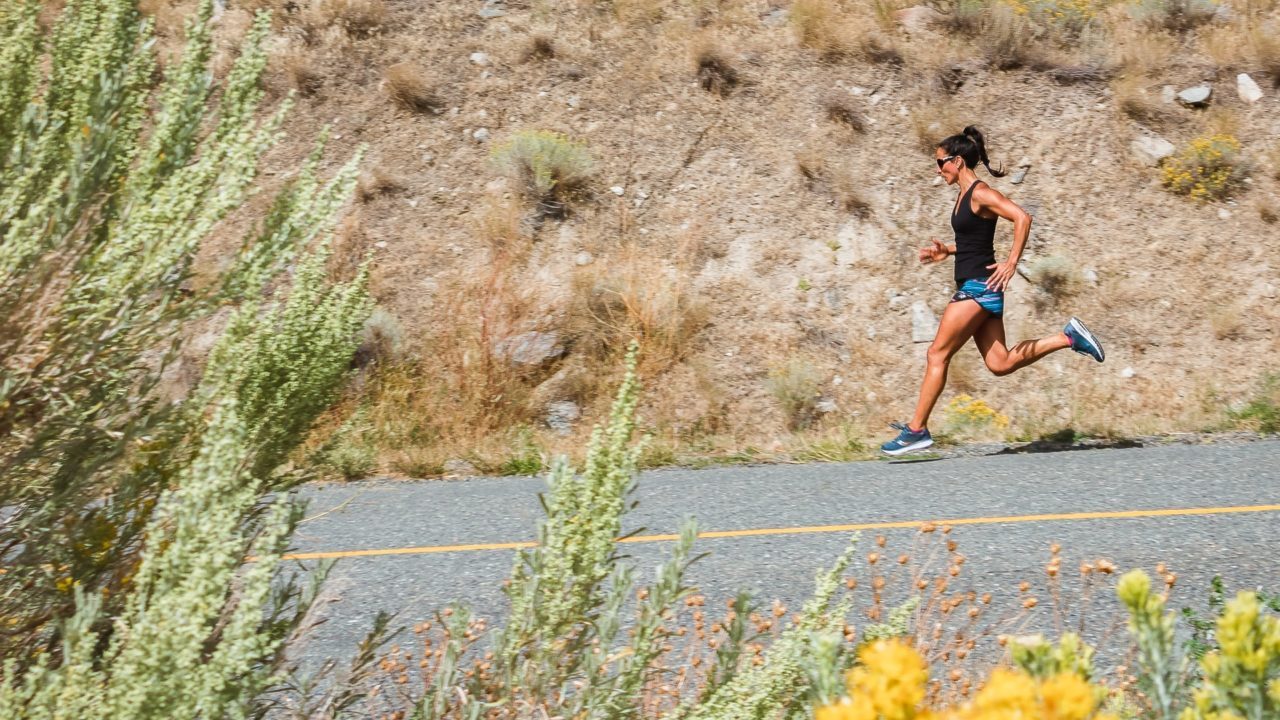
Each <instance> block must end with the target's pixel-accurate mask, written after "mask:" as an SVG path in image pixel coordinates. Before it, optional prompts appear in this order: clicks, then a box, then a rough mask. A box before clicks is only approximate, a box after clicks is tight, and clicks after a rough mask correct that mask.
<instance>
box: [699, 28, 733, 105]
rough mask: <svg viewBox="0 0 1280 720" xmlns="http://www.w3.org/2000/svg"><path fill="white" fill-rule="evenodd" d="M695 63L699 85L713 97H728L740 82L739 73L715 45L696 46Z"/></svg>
mask: <svg viewBox="0 0 1280 720" xmlns="http://www.w3.org/2000/svg"><path fill="white" fill-rule="evenodd" d="M693 63H694V71H695V72H696V73H697V78H698V85H699V86H700V87H701V88H702V89H703V90H706V91H707V92H709V93H711V94H713V95H716V96H718V97H722V98H723V97H727V96H728V95H729V93H731V92H733V89H734V88H736V87H737V86H738V83H739V82H740V79H739V77H738V71H737V70H736V69H735V68H734V67H733V65H732V64H731V63H730V62H729V60H728V59H727V58H726V57H725V55H724V53H722V52H721V51H720V50H719V48H717V47H716V46H715V45H714V44H711V43H709V42H701V43H699V44H698V45H696V46H695V49H694V53H693Z"/></svg>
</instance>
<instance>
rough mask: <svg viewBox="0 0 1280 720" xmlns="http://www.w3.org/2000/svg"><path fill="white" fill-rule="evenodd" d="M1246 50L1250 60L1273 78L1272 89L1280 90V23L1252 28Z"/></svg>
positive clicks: (1247, 36)
mask: <svg viewBox="0 0 1280 720" xmlns="http://www.w3.org/2000/svg"><path fill="white" fill-rule="evenodd" d="M1245 48H1246V51H1247V55H1248V57H1249V59H1250V60H1252V61H1253V62H1254V64H1256V65H1257V66H1258V67H1259V68H1261V69H1262V71H1263V72H1265V73H1267V75H1269V76H1270V77H1271V85H1272V87H1277V88H1280V22H1271V23H1267V24H1261V23H1260V24H1258V25H1256V26H1255V27H1253V28H1251V29H1250V30H1249V34H1248V35H1246V36H1245Z"/></svg>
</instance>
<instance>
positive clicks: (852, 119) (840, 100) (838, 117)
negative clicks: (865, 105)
mask: <svg viewBox="0 0 1280 720" xmlns="http://www.w3.org/2000/svg"><path fill="white" fill-rule="evenodd" d="M821 105H822V112H823V115H825V116H826V118H827V119H828V120H830V121H831V122H833V123H836V124H837V125H843V126H845V127H847V128H849V129H850V130H852V131H854V132H855V133H858V134H862V133H865V132H866V131H867V122H866V120H864V119H863V117H862V113H860V112H858V110H857V109H856V108H854V106H853V102H852V101H850V100H849V97H848V95H847V94H845V93H835V92H832V93H828V94H827V95H826V96H825V97H823V98H822V101H821Z"/></svg>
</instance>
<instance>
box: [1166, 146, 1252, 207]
mask: <svg viewBox="0 0 1280 720" xmlns="http://www.w3.org/2000/svg"><path fill="white" fill-rule="evenodd" d="M1161 174H1162V176H1163V180H1164V185H1165V187H1167V188H1169V189H1170V190H1171V191H1173V192H1175V193H1178V194H1179V195H1186V196H1188V197H1191V198H1193V199H1195V200H1201V201H1204V200H1221V199H1224V198H1226V197H1229V196H1230V195H1231V194H1232V193H1233V192H1234V191H1235V190H1236V189H1237V188H1238V187H1239V186H1240V184H1241V183H1242V182H1243V180H1244V177H1245V174H1246V172H1245V167H1244V164H1243V161H1242V159H1241V157H1240V141H1239V140H1236V139H1235V138H1234V137H1233V136H1231V135H1223V134H1217V135H1207V136H1204V137H1199V138H1196V139H1195V140H1192V141H1191V142H1190V143H1188V144H1187V146H1186V147H1185V148H1183V149H1182V151H1181V152H1179V153H1178V154H1177V155H1175V156H1173V157H1171V158H1168V159H1167V160H1165V162H1164V165H1163V166H1162V168H1161Z"/></svg>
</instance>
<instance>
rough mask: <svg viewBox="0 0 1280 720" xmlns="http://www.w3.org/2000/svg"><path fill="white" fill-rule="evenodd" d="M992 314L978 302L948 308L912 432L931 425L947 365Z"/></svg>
mask: <svg viewBox="0 0 1280 720" xmlns="http://www.w3.org/2000/svg"><path fill="white" fill-rule="evenodd" d="M990 316H991V313H988V312H987V311H986V310H983V309H982V306H981V305H979V304H978V302H977V301H976V300H961V301H959V302H953V303H951V304H949V305H947V309H946V311H945V312H943V313H942V322H940V323H939V324H938V334H937V335H935V336H934V338H933V344H932V345H930V346H929V354H928V355H927V356H926V358H927V359H926V362H925V368H924V382H923V383H921V385H920V400H919V401H918V402H917V403H916V414H915V415H912V416H911V422H909V423H907V424H908V425H909V426H910V427H911V429H912V430H921V429H924V428H925V427H927V426H928V424H929V414H930V413H932V412H933V406H934V404H935V403H937V402H938V396H939V395H941V394H942V388H943V387H944V386H946V384H947V365H948V364H949V363H950V362H951V356H952V355H955V354H956V351H957V350H959V349H960V348H962V347H964V344H965V343H966V342H968V341H969V338H971V337H973V333H974V332H975V331H976V330H977V329H978V327H980V326H981V325H982V324H983V321H984V320H985V319H986V318H988V317H990Z"/></svg>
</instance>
